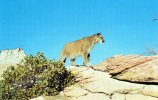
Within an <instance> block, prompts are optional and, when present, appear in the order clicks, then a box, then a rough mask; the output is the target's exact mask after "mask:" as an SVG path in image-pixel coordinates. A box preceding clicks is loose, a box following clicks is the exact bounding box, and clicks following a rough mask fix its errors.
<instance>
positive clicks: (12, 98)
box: [0, 53, 74, 100]
mask: <svg viewBox="0 0 158 100" xmlns="http://www.w3.org/2000/svg"><path fill="white" fill-rule="evenodd" d="M2 77H3V78H4V80H1V81H0V99H2V100H28V99H30V98H34V97H37V96H40V95H56V94H58V93H59V92H60V91H62V90H63V89H64V87H66V86H68V85H71V84H72V83H73V79H74V76H73V75H72V74H71V73H70V72H69V71H67V70H66V69H65V67H64V66H63V64H62V63H61V62H59V61H51V60H48V59H46V57H45V56H44V55H43V54H42V53H38V54H37V55H36V56H32V55H30V56H27V57H26V58H25V60H24V61H23V64H21V65H18V66H17V67H14V66H11V67H9V68H8V69H7V70H6V71H5V72H4V73H3V76H2Z"/></svg>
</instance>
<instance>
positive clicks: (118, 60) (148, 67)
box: [94, 55, 158, 84]
mask: <svg viewBox="0 0 158 100" xmlns="http://www.w3.org/2000/svg"><path fill="white" fill-rule="evenodd" d="M94 68H95V69H96V70H101V71H107V72H108V73H109V74H111V75H112V77H113V78H116V79H119V80H125V81H131V82H140V83H141V82H144V83H145V82H148V83H154V84H157V83H158V56H139V55H126V56H123V55H119V56H114V57H111V58H109V59H107V60H106V61H104V62H103V63H101V64H99V65H96V66H95V67H94Z"/></svg>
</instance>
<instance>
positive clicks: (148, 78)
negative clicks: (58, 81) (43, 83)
mask: <svg viewBox="0 0 158 100" xmlns="http://www.w3.org/2000/svg"><path fill="white" fill-rule="evenodd" d="M157 58H158V57H157V56H148V57H147V56H138V55H127V56H123V55H120V56H114V57H111V58H109V59H107V60H105V61H104V62H103V63H101V64H98V65H96V66H94V68H87V67H84V66H82V67H73V66H71V67H69V70H70V71H72V72H73V73H74V74H75V76H76V77H77V78H76V84H75V85H73V86H70V87H67V88H65V90H64V91H62V92H61V93H60V94H59V95H57V96H54V97H49V96H40V97H38V98H35V99H33V100H55V99H56V100H158V86H157V84H158V83H157V78H158V76H157V73H158V63H157V62H158V61H157V60H158V59H157Z"/></svg>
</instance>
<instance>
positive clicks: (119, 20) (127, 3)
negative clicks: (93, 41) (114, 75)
mask: <svg viewBox="0 0 158 100" xmlns="http://www.w3.org/2000/svg"><path fill="white" fill-rule="evenodd" d="M155 17H158V0H0V50H3V49H13V48H17V47H20V48H23V49H24V51H25V52H26V53H27V54H36V53H37V52H39V51H40V52H43V53H45V55H46V56H47V57H48V58H50V59H58V57H59V54H60V51H61V49H62V47H63V45H64V44H65V43H67V42H71V41H74V40H77V39H80V38H82V37H84V36H89V35H92V34H94V33H96V32H102V34H103V36H104V38H105V41H106V42H105V43H104V44H102V45H101V44H97V45H96V46H95V47H94V49H93V50H92V52H91V61H92V64H97V63H99V62H102V61H103V60H105V59H106V58H108V57H110V56H113V55H118V54H143V53H144V52H145V50H146V48H157V47H158V43H157V42H158V22H156V21H155V22H152V19H153V18H155ZM81 61H82V59H81V58H78V59H77V61H76V62H77V63H78V64H82V63H81ZM68 63H69V62H68Z"/></svg>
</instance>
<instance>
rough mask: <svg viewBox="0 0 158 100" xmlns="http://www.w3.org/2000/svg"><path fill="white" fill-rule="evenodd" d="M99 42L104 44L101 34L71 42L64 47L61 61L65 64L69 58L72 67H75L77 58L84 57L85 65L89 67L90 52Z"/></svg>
mask: <svg viewBox="0 0 158 100" xmlns="http://www.w3.org/2000/svg"><path fill="white" fill-rule="evenodd" d="M98 42H102V43H103V42H104V39H103V36H102V35H101V33H97V34H94V35H92V36H89V37H85V38H82V39H81V40H77V41H74V42H70V43H67V44H65V45H64V48H63V49H62V51H61V54H60V61H61V62H65V60H66V58H67V57H69V58H70V61H71V65H73V66H74V65H75V64H74V61H75V59H76V57H77V56H82V58H83V60H84V64H85V65H87V66H89V62H90V59H89V56H90V54H89V53H90V51H91V49H92V48H93V46H94V45H95V44H96V43H98Z"/></svg>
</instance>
